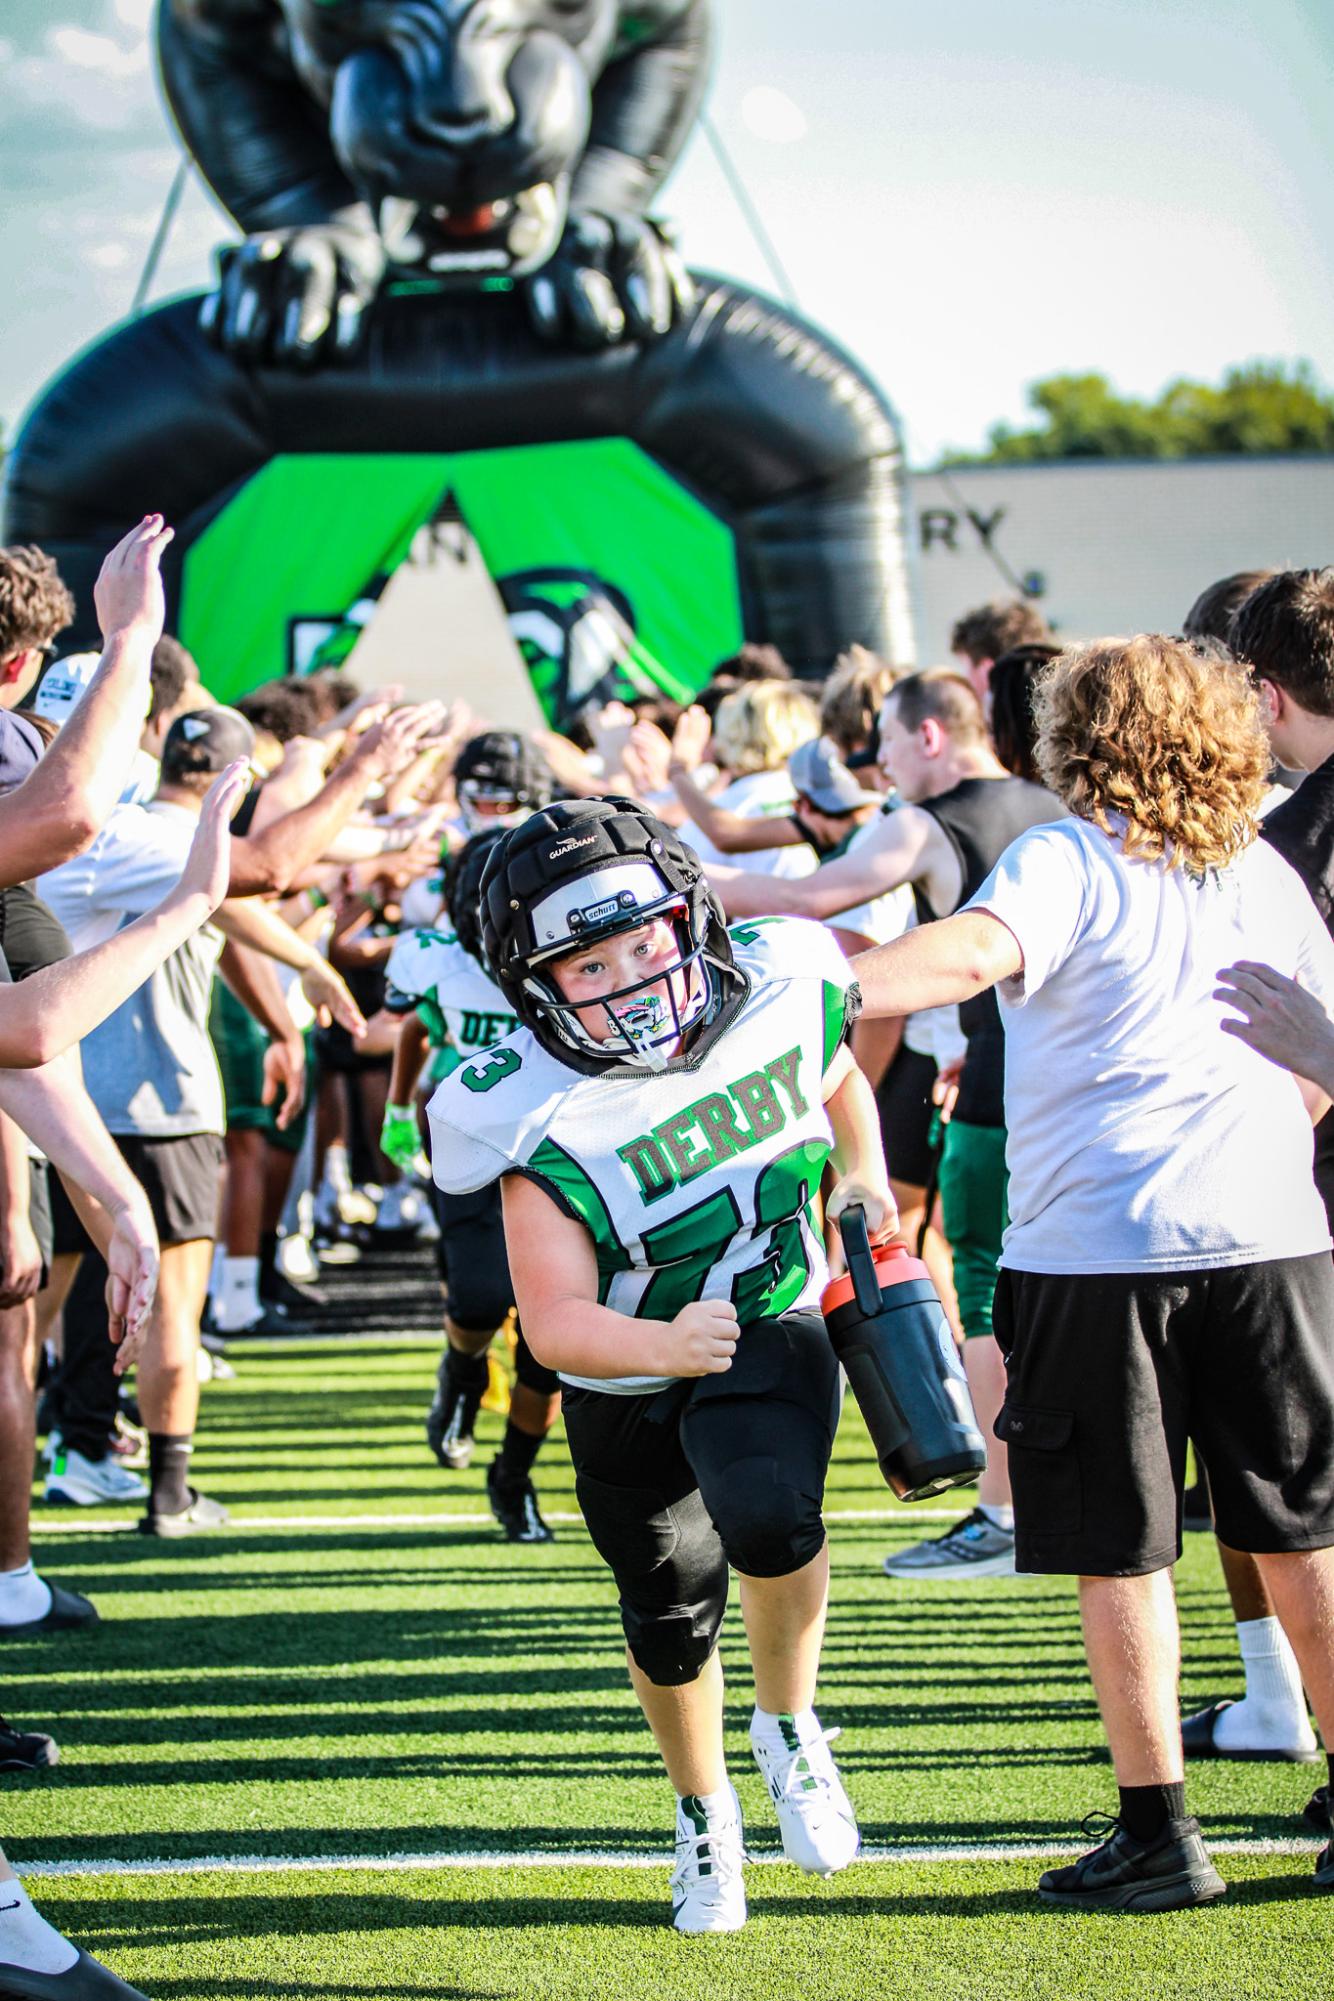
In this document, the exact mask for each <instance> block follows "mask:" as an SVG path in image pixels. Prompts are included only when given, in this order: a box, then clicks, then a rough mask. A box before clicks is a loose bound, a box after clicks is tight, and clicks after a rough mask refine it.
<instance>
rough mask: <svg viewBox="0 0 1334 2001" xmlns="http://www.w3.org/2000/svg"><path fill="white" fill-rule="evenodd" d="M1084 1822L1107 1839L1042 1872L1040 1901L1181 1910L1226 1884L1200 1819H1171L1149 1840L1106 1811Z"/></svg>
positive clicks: (1087, 1907)
mask: <svg viewBox="0 0 1334 2001" xmlns="http://www.w3.org/2000/svg"><path fill="white" fill-rule="evenodd" d="M1083 1827H1084V1832H1085V1834H1088V1835H1097V1834H1104V1833H1105V1834H1106V1836H1107V1839H1106V1840H1105V1841H1104V1842H1103V1843H1102V1846H1101V1847H1100V1848H1094V1849H1092V1850H1091V1851H1090V1852H1089V1853H1088V1854H1087V1855H1081V1856H1080V1858H1079V1860H1078V1862H1074V1863H1072V1864H1071V1865H1070V1867H1069V1868H1067V1869H1047V1870H1045V1871H1044V1872H1043V1874H1042V1875H1041V1876H1040V1877H1039V1878H1038V1895H1039V1896H1040V1897H1041V1899H1042V1901H1043V1903H1044V1904H1055V1905H1057V1906H1059V1907H1060V1908H1061V1909H1063V1910H1068V1911H1179V1910H1184V1909H1185V1908H1186V1907H1187V1906H1188V1905H1191V1904H1211V1903H1212V1902H1213V1901H1214V1899H1215V1897H1221V1896H1222V1894H1223V1892H1224V1891H1225V1890H1226V1889H1227V1884H1226V1883H1225V1882H1224V1881H1223V1879H1222V1877H1221V1876H1220V1875H1219V1873H1218V1871H1217V1870H1216V1869H1215V1868H1214V1865H1213V1863H1212V1862H1211V1861H1210V1860H1209V1853H1208V1850H1207V1849H1206V1848H1205V1845H1204V1837H1203V1835H1202V1834H1201V1833H1200V1823H1199V1822H1198V1820H1193V1819H1186V1820H1169V1821H1168V1822H1167V1825H1166V1826H1165V1827H1164V1828H1163V1829H1162V1831H1161V1832H1160V1833H1159V1834H1156V1835H1155V1836H1154V1838H1153V1840H1152V1841H1136V1839H1135V1837H1134V1836H1133V1835H1132V1834H1127V1832H1126V1830H1125V1828H1124V1827H1122V1825H1121V1823H1120V1821H1119V1820H1113V1819H1112V1817H1111V1816H1110V1814H1105V1813H1091V1814H1089V1815H1088V1817H1087V1819H1086V1820H1085V1821H1084V1823H1083Z"/></svg>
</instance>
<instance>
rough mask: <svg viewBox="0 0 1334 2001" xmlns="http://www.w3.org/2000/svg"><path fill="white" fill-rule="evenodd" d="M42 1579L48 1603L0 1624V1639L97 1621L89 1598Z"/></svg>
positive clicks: (63, 1628)
mask: <svg viewBox="0 0 1334 2001" xmlns="http://www.w3.org/2000/svg"><path fill="white" fill-rule="evenodd" d="M140 1491H142V1489H141V1490H140ZM46 1582H47V1586H48V1588H49V1589H50V1592H51V1603H50V1605H49V1606H48V1608H47V1610H46V1611H45V1612H44V1613H43V1614H42V1616H41V1618H40V1619H25V1620H24V1621H23V1623H22V1625H19V1626H0V1640H13V1639H18V1638H19V1637H20V1636H22V1635H26V1634H28V1633H64V1632H72V1631H76V1630H77V1629H78V1628H79V1627H80V1626H95V1625H96V1624H97V1607H96V1605H94V1603H93V1601H92V1599H91V1598H85V1597H84V1595H83V1593H82V1592H81V1591H66V1589H65V1587H64V1585H63V1584H55V1583H53V1582H52V1580H51V1579H50V1578H49V1577H48V1578H47V1580H46Z"/></svg>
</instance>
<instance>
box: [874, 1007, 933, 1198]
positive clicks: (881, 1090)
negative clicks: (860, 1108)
mask: <svg viewBox="0 0 1334 2001" xmlns="http://www.w3.org/2000/svg"><path fill="white" fill-rule="evenodd" d="M935 1081H936V1059H935V1057H934V1056H923V1055H922V1054H921V1052H920V1050H916V1049H909V1047H908V1045H907V1043H906V1042H901V1043H900V1044H899V1046H898V1049H897V1050H896V1051H895V1055H894V1061H893V1062H892V1063H891V1064H890V1066H889V1068H888V1070H886V1072H885V1074H884V1076H883V1077H882V1078H881V1079H880V1083H879V1085H878V1086H877V1088H876V1094H875V1102H876V1109H877V1111H878V1112H879V1114H880V1134H881V1138H882V1139H883V1140H884V1143H885V1160H886V1162H887V1163H888V1166H889V1171H890V1173H891V1174H892V1175H893V1177H894V1179H895V1180H896V1181H906V1182H908V1183H909V1185H910V1186H911V1187H914V1188H925V1187H926V1185H927V1183H928V1181H930V1179H931V1166H932V1156H931V1121H932V1119H933V1118H934V1116H935V1110H936V1108H935V1106H934V1105H933V1104H932V1102H931V1092H932V1089H933V1087H934V1085H935Z"/></svg>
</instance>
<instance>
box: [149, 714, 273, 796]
mask: <svg viewBox="0 0 1334 2001" xmlns="http://www.w3.org/2000/svg"><path fill="white" fill-rule="evenodd" d="M254 749H255V732H254V731H253V730H252V729H251V727H250V725H249V723H248V722H247V721H246V719H245V717H244V716H243V715H240V714H238V712H237V711H236V710H235V709H192V710H191V712H190V714H189V715H186V716H177V718H176V720H175V722H174V723H173V724H172V726H171V728H170V729H169V730H168V731H167V740H166V742H165V743H164V744H163V746H162V776H163V777H164V778H166V779H172V778H184V777H187V776H188V775H189V774H190V773H191V772H196V771H225V770H226V769H227V766H228V765H229V764H232V763H234V762H235V760H236V759H237V758H238V757H251V756H253V754H254Z"/></svg>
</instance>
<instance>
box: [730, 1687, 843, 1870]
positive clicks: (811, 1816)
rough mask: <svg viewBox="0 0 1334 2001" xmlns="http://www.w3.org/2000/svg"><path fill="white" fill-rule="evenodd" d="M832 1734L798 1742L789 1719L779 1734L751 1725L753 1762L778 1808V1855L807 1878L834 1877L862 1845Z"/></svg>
mask: <svg viewBox="0 0 1334 2001" xmlns="http://www.w3.org/2000/svg"><path fill="white" fill-rule="evenodd" d="M838 1734H839V1733H838V1731H837V1730H820V1731H818V1732H817V1733H816V1734H815V1735H814V1736H813V1737H811V1738H810V1740H809V1742H807V1743H804V1744H803V1743H802V1742H801V1740H800V1738H799V1737H798V1735H797V1728H796V1725H795V1723H794V1722H793V1720H792V1718H791V1717H790V1716H783V1717H780V1718H779V1734H773V1735H771V1734H770V1733H769V1732H768V1731H767V1730H757V1729H756V1727H755V1725H754V1723H753V1722H752V1724H751V1726H750V1748H751V1750H752V1751H753V1752H754V1754H755V1763H756V1764H757V1765H758V1766H759V1768H760V1775H761V1777H762V1778H763V1780H764V1783H765V1784H766V1785H767V1786H768V1788H769V1795H770V1798H771V1799H772V1800H773V1803H774V1805H775V1807H776V1808H777V1809H778V1828H779V1832H780V1833H781V1835H782V1837H783V1853H784V1854H785V1855H786V1856H787V1859H788V1861H789V1862H795V1863H796V1865H797V1867H798V1869H804V1870H805V1872H806V1874H807V1875H808V1876H833V1875H836V1874H837V1873H838V1871H839V1870H840V1869H846V1868H847V1866H848V1864H849V1862H852V1861H854V1860H855V1859H856V1855H857V1851H858V1849H859V1848H860V1847H861V1845H862V1838H861V1835H860V1833H859V1832H858V1829H857V1816H856V1814H855V1813H854V1812H853V1810H852V1802H851V1800H850V1799H849V1798H848V1796H847V1794H846V1793H845V1792H844V1790H843V1781H842V1780H841V1779H840V1778H839V1776H838V1768H837V1766H836V1765H835V1764H834V1760H833V1758H832V1757H831V1756H830V1752H829V1746H830V1744H831V1743H832V1742H833V1740H834V1738H835V1737H837V1736H838Z"/></svg>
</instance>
